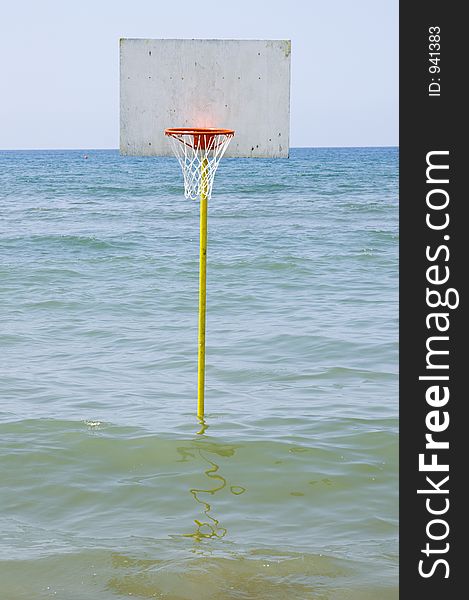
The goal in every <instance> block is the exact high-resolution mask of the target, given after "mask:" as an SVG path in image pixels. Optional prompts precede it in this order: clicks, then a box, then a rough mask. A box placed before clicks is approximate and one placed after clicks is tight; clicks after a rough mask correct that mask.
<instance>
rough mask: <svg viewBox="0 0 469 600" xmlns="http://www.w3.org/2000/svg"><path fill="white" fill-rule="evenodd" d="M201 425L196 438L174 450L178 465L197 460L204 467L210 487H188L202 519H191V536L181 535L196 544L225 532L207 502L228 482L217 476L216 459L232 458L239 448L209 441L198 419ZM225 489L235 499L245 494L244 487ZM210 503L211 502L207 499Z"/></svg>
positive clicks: (201, 420)
mask: <svg viewBox="0 0 469 600" xmlns="http://www.w3.org/2000/svg"><path fill="white" fill-rule="evenodd" d="M199 422H200V424H201V429H200V431H198V432H197V435H198V436H200V437H197V438H196V439H195V440H194V441H193V442H192V444H191V445H189V446H181V447H179V448H178V449H177V451H178V453H179V454H180V455H181V459H180V462H185V461H187V460H190V459H194V458H196V459H199V458H200V459H201V461H202V463H203V465H204V467H206V468H204V474H205V476H206V477H207V478H208V479H209V481H210V485H209V486H207V487H205V486H204V487H203V488H202V487H201V488H196V487H194V488H191V489H190V490H189V492H190V493H191V495H192V497H193V498H194V500H195V501H196V502H197V503H198V504H199V505H201V507H202V512H203V514H204V517H203V518H202V519H194V523H195V525H196V529H195V531H193V532H192V533H186V534H183V536H184V537H191V538H193V539H194V540H195V541H196V542H201V541H202V540H203V539H206V538H223V537H225V535H226V533H227V530H226V528H225V527H223V526H222V525H221V524H220V521H219V520H218V519H217V518H216V517H215V515H214V513H213V508H212V504H213V501H212V500H211V499H212V498H213V497H214V496H215V494H216V493H218V492H221V490H223V489H225V488H227V486H228V485H229V484H228V481H227V480H226V478H225V477H223V475H222V474H221V473H220V466H219V465H218V464H217V462H216V459H217V457H222V458H229V457H231V456H233V455H234V453H235V451H236V449H237V448H239V446H235V445H231V444H220V443H216V442H211V441H209V439H208V438H207V436H206V435H205V431H206V430H207V428H208V425H207V423H206V422H205V420H204V419H199ZM229 490H230V492H231V493H232V494H234V495H235V496H239V495H240V494H243V493H244V492H245V491H246V488H244V487H242V486H239V485H230V487H229ZM209 499H210V500H211V503H210V502H208V500H209Z"/></svg>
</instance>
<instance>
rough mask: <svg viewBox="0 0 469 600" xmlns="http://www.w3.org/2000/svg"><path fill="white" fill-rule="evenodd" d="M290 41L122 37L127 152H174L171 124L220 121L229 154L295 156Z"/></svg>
mask: <svg viewBox="0 0 469 600" xmlns="http://www.w3.org/2000/svg"><path fill="white" fill-rule="evenodd" d="M290 50H291V44H290V41H287V40H144V39H122V40H121V42H120V150H121V153H122V154H128V155H135V156H171V155H172V154H171V149H170V144H169V142H168V140H167V139H166V138H165V136H164V134H163V131H164V129H165V128H167V127H221V128H227V129H234V130H235V131H236V135H235V137H234V138H233V140H232V141H231V143H230V146H229V147H228V151H227V152H226V156H236V157H267V158H274V157H288V153H289V137H290Z"/></svg>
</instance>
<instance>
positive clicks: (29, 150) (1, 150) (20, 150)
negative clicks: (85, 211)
mask: <svg viewBox="0 0 469 600" xmlns="http://www.w3.org/2000/svg"><path fill="white" fill-rule="evenodd" d="M304 148H316V149H318V150H321V149H325V148H399V144H376V145H371V146H370V145H368V144H364V145H358V146H350V145H346V146H290V150H297V149H304ZM104 150H116V151H119V150H120V148H118V147H115V146H113V147H107V148H91V147H81V148H0V152H45V151H51V152H63V151H70V152H71V151H76V152H81V151H88V152H96V151H104ZM128 156H130V157H131V156H132V155H128ZM135 156H138V155H135ZM145 158H152V157H151V156H147V157H145ZM153 158H164V157H158V156H154V157H153Z"/></svg>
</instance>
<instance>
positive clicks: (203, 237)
mask: <svg viewBox="0 0 469 600" xmlns="http://www.w3.org/2000/svg"><path fill="white" fill-rule="evenodd" d="M207 166H208V161H207V159H206V158H204V159H203V161H202V174H201V175H202V181H201V184H202V185H201V189H200V250H199V253H200V254H199V353H198V374H197V375H198V377H197V416H198V417H199V418H200V419H203V417H204V395H205V394H204V392H205V310H206V306H207V293H206V290H207V208H208V198H207Z"/></svg>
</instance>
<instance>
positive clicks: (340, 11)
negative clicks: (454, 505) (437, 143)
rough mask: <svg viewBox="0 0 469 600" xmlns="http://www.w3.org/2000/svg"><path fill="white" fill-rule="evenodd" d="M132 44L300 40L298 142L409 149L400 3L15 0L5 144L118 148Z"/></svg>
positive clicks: (294, 141) (9, 26) (6, 66)
mask: <svg viewBox="0 0 469 600" xmlns="http://www.w3.org/2000/svg"><path fill="white" fill-rule="evenodd" d="M121 37H148V38H229V39H231V38H239V39H244V38H246V39H269V38H273V39H291V40H292V89H291V146H389V145H397V144H398V1H397V0H290V1H289V2H285V1H277V0H236V1H235V2H232V3H228V2H227V1H223V2H222V1H221V0H216V1H213V0H196V1H194V2H190V1H188V0H178V1H174V2H171V1H169V0H166V1H162V0H125V1H124V0H74V1H73V2H72V1H70V0H61V1H58V0H40V1H39V0H15V1H11V0H4V2H3V3H2V11H1V23H0V66H1V71H2V86H1V88H0V90H1V91H0V148H3V149H9V148H10V149H16V148H31V149H32V148H117V147H118V140H119V120H118V116H119V57H118V51H119V38H121Z"/></svg>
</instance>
